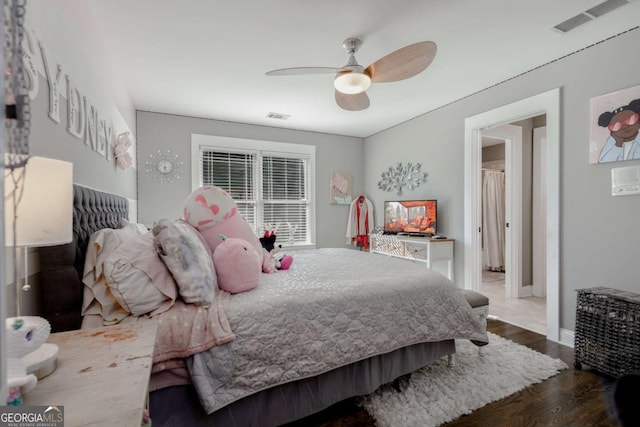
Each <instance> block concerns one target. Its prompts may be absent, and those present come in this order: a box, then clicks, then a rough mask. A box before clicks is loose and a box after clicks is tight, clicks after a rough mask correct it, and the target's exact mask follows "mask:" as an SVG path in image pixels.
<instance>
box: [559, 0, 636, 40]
mask: <svg viewBox="0 0 640 427" xmlns="http://www.w3.org/2000/svg"><path fill="white" fill-rule="evenodd" d="M627 3H629V0H606V1H604V2H602V3H600V4H599V5H596V6H594V7H592V8H591V9H589V10H585V11H584V12H582V13H579V14H578V15H576V16H574V17H572V18H569V19H567V20H566V21H564V22H561V23H560V24H558V25H556V26H555V27H553V28H554V29H555V30H557V31H560V32H561V33H566V32H568V31H571V30H573V29H574V28H576V27H578V26H580V25H582V24H585V23H587V22H589V21H591V20H592V19H595V18H599V17H601V16H602V15H604V14H606V13H609V12H611V11H612V10H615V9H617V8H619V7H620V6H624V5H625V4H627Z"/></svg>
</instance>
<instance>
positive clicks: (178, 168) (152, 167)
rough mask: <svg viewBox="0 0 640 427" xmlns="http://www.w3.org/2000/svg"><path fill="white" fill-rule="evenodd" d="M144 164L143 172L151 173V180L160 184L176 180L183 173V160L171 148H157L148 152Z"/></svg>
mask: <svg viewBox="0 0 640 427" xmlns="http://www.w3.org/2000/svg"><path fill="white" fill-rule="evenodd" d="M144 164H145V172H146V173H148V174H151V176H152V177H153V180H154V181H157V182H159V183H160V184H164V183H168V182H173V181H176V180H178V179H180V177H182V174H183V173H184V170H183V169H182V166H183V165H184V162H183V161H181V160H180V156H178V155H177V154H175V153H172V152H171V150H158V151H156V152H155V153H151V154H149V158H148V159H147V160H146V161H145V162H144Z"/></svg>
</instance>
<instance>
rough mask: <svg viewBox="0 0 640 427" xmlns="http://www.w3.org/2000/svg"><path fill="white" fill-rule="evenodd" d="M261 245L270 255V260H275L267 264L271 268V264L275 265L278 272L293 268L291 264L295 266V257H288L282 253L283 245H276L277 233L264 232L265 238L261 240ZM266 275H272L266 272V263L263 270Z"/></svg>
mask: <svg viewBox="0 0 640 427" xmlns="http://www.w3.org/2000/svg"><path fill="white" fill-rule="evenodd" d="M260 244H261V245H262V248H263V249H264V251H265V252H266V253H267V254H269V255H270V258H273V263H271V262H269V263H266V261H265V263H266V264H267V265H268V266H271V264H273V265H274V266H275V269H278V270H288V269H289V268H290V267H291V264H293V257H292V256H291V255H286V254H283V253H280V250H281V249H282V245H276V233H275V231H269V230H267V231H265V232H264V236H263V237H261V238H260ZM265 259H266V254H265ZM262 270H263V271H264V272H265V273H271V272H272V271H265V267H264V263H263V269H262Z"/></svg>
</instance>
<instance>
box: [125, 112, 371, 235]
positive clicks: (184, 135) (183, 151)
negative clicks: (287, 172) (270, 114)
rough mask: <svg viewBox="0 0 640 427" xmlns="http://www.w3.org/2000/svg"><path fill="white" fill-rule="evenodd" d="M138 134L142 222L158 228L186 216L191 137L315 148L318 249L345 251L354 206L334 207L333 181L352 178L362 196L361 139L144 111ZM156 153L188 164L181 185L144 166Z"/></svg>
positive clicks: (139, 217)
mask: <svg viewBox="0 0 640 427" xmlns="http://www.w3.org/2000/svg"><path fill="white" fill-rule="evenodd" d="M136 133H137V136H138V146H137V149H138V151H137V156H138V207H139V210H138V221H139V222H142V223H145V224H153V222H154V221H156V220H158V219H161V218H164V217H167V218H179V217H181V216H182V208H183V202H184V200H185V199H186V198H187V196H188V195H189V193H190V192H191V167H190V159H191V134H194V133H196V134H204V135H217V136H226V137H234V138H246V139H259V140H265V141H277V142H289V143H296V144H307V145H315V146H316V246H317V247H344V246H345V231H346V227H347V217H348V214H349V206H348V205H331V204H329V176H330V173H331V172H332V171H340V172H348V173H351V175H352V176H353V194H354V195H358V194H361V193H362V191H363V189H364V183H363V181H362V178H361V177H362V175H363V157H364V148H363V140H362V139H360V138H352V137H345V136H337V135H329V134H323V133H315V132H303V131H293V130H287V129H281V128H275V127H266V126H255V125H247V124H242V123H232V122H224V121H219V120H209V119H200V118H193V117H184V116H176V115H169V114H160V113H151V112H144V111H139V112H138V113H137V132H136ZM157 150H163V151H164V150H171V152H172V153H175V154H177V155H178V156H179V157H180V159H181V160H182V161H183V162H184V176H183V177H182V178H181V179H180V180H177V181H175V182H173V183H165V184H160V183H158V182H154V181H153V178H152V176H150V175H149V174H147V173H146V172H145V167H144V162H145V161H146V160H147V159H148V156H149V155H150V154H151V153H153V152H155V151H157Z"/></svg>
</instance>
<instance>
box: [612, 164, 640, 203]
mask: <svg viewBox="0 0 640 427" xmlns="http://www.w3.org/2000/svg"><path fill="white" fill-rule="evenodd" d="M633 194H640V166H629V167H625V168H613V169H611V195H613V196H631V195H633Z"/></svg>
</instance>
